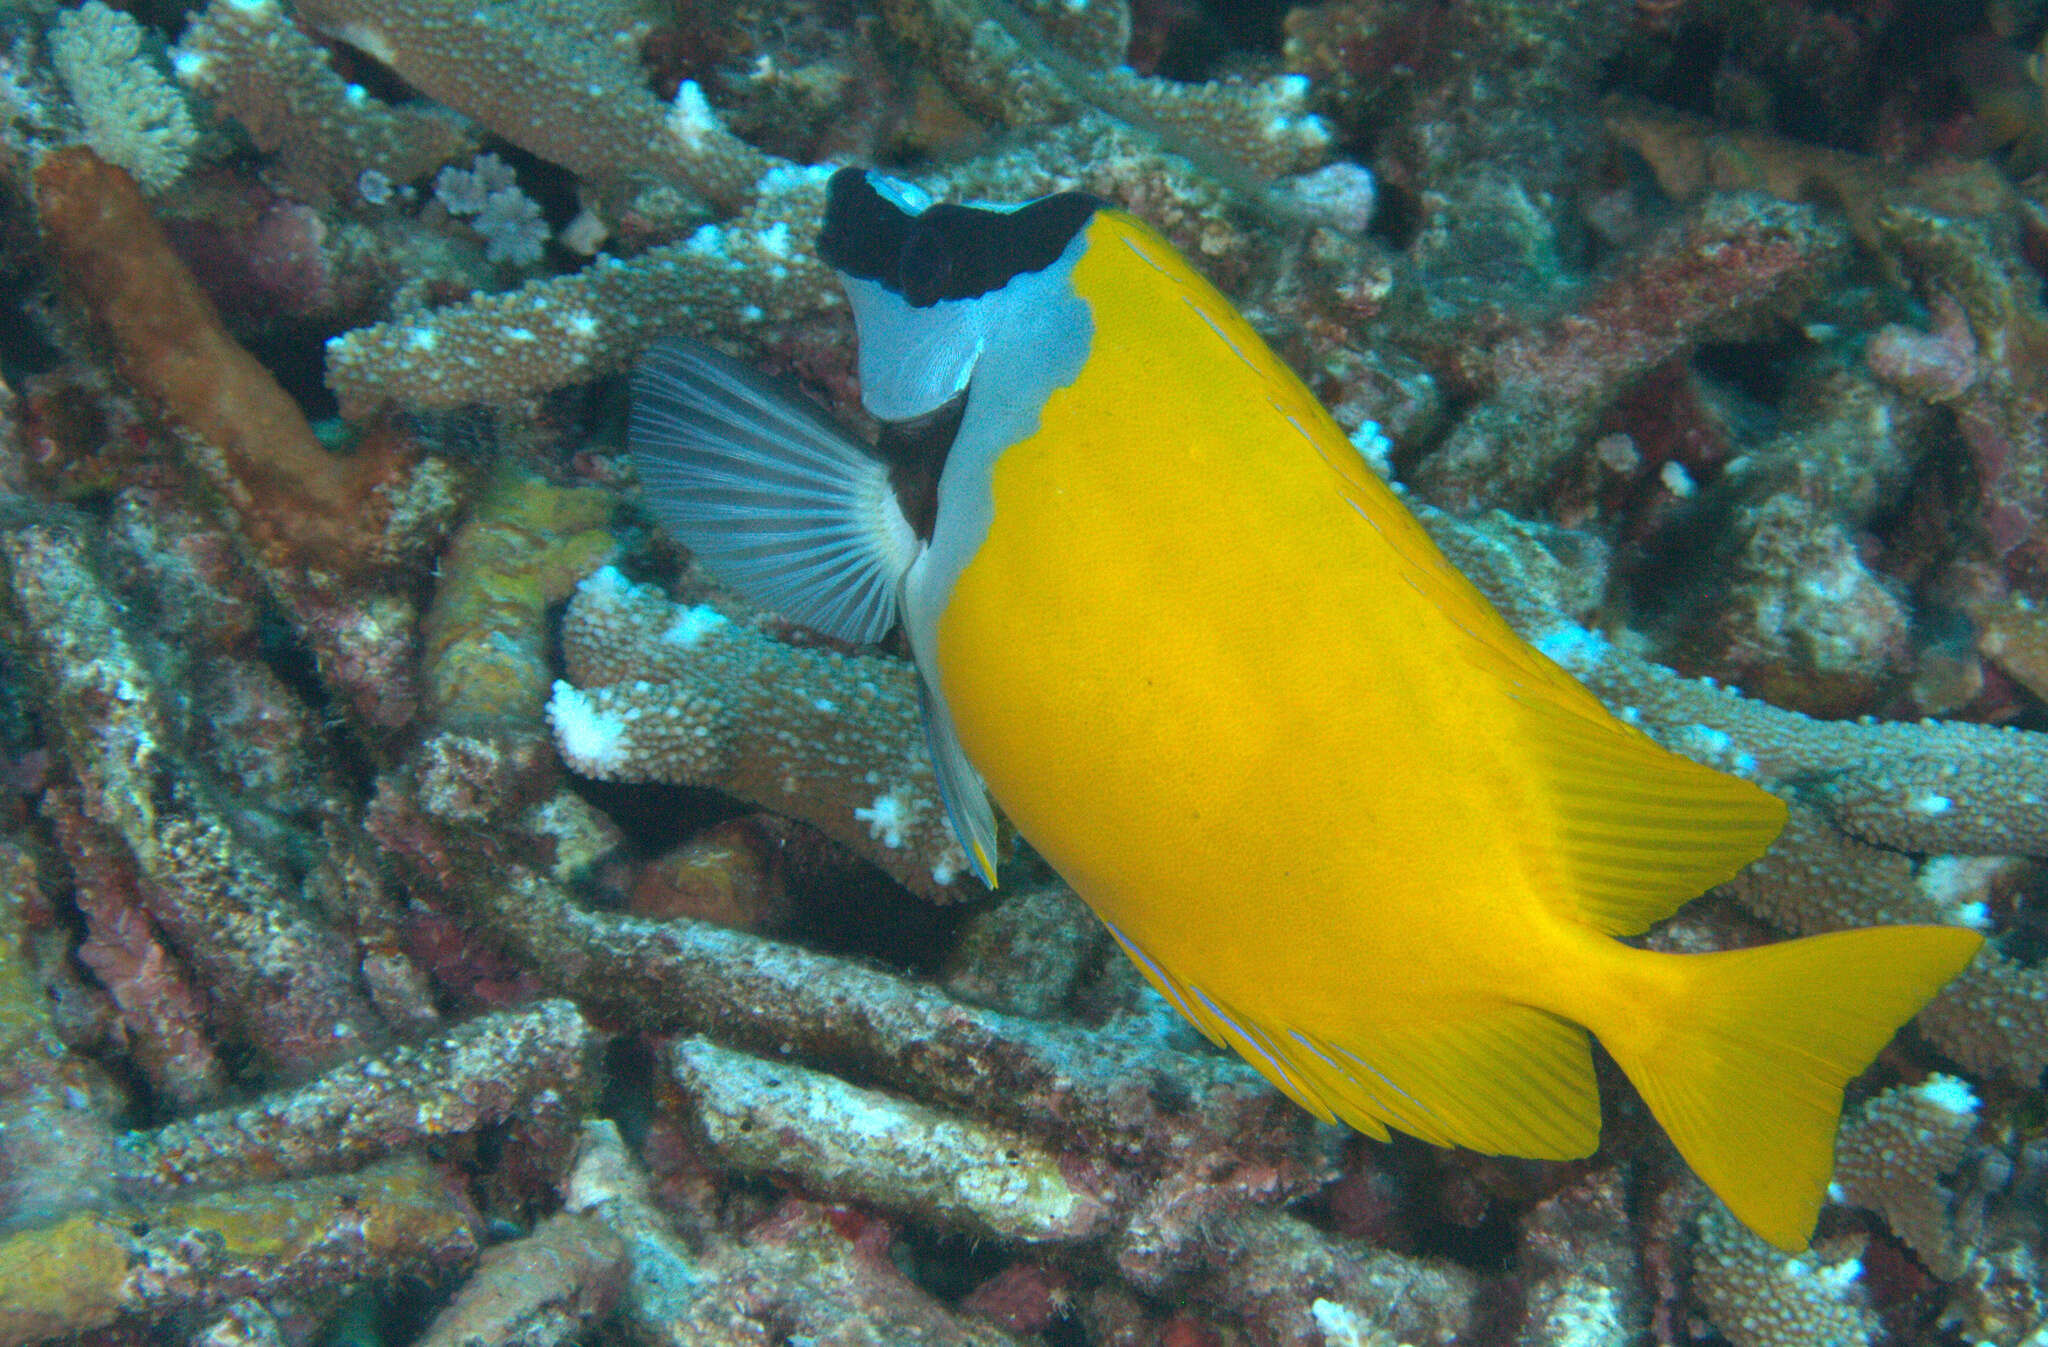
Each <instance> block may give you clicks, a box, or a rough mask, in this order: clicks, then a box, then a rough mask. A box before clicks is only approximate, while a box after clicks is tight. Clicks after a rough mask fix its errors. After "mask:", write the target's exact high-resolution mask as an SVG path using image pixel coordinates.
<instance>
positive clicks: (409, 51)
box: [300, 0, 773, 210]
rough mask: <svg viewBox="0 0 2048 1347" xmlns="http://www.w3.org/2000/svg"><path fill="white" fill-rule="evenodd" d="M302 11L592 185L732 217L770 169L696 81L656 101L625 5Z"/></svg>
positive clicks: (440, 0)
mask: <svg viewBox="0 0 2048 1347" xmlns="http://www.w3.org/2000/svg"><path fill="white" fill-rule="evenodd" d="M300 8H301V10H302V11H303V12H304V13H305V15H306V17H307V18H308V19H309V20H311V21H312V22H313V23H315V24H317V25H319V26H320V27H322V28H324V29H326V30H327V31H329V32H331V33H333V34H334V35H335V36H337V37H340V38H341V39H343V40H344V41H346V42H348V43H349V44H350V45H352V46H355V47H359V48H361V49H362V50H363V51H366V52H368V53H369V54H370V55H372V56H374V57H376V58H377V59H378V60H380V61H382V62H383V63H384V64H386V65H388V66H390V67H391V68H392V69H393V70H395V71H397V72H398V74H399V75H400V76H401V77H402V78H404V80H405V81H406V82H407V83H408V84H410V85H412V86H413V87H414V88H416V89H418V90H420V91H421V92H423V93H426V94H428V95H429V96H431V97H433V98H435V99H437V100H439V101H440V102H442V103H445V104H447V105H448V106H449V107H451V108H454V109H456V110H457V111H459V112H463V113H466V114H468V115H469V116H471V117H474V118H475V119H476V120H477V121H478V122H480V123H482V124H483V125H485V126H487V127H489V128H490V129H491V130H492V131H495V132H496V133H497V134H499V135H501V136H503V137H504V138H505V139H507V140H509V141H511V142H512V143H513V144H514V145H517V146H519V147H520V148H521V149H524V150H527V151H529V152H531V153H533V154H537V155H539V156H540V157H541V158H543V159H547V160H550V161H552V162H554V163H557V164H560V165H561V166H562V167H564V168H566V169H568V170H570V171H571V172H573V173H576V174H578V175H580V176H582V177H585V178H591V179H597V180H600V181H602V180H606V179H618V178H624V177H633V176H645V177H653V178H659V179H669V180H673V181H675V182H677V183H680V184H683V185H685V186H687V187H688V188H689V189H690V190H692V191H694V192H696V193H698V194H700V195H702V196H703V197H705V198H706V199H707V200H709V201H711V202H713V203H715V204H716V205H718V206H719V207H720V208H722V209H725V210H734V209H738V208H739V207H741V206H742V205H744V204H745V202H746V201H747V200H748V199H749V198H750V197H751V196H752V195H753V192H754V189H755V184H756V183H757V182H758V181H759V179H760V177H761V174H762V173H763V172H765V171H766V170H767V169H768V167H769V166H770V164H771V163H772V162H773V161H772V160H771V159H770V157H769V156H767V155H765V154H763V153H761V151H759V150H757V149H755V148H754V147H753V146H751V145H748V144H747V143H746V142H744V141H742V140H740V139H738V138H737V137H735V136H734V135H733V134H732V133H731V132H729V131H727V130H726V129H725V127H724V126H723V125H721V124H720V123H719V121H718V118H717V115H716V114H715V113H713V112H712V110H711V108H710V105H709V104H707V103H706V102H705V101H704V98H703V94H702V92H701V91H700V90H699V89H698V88H697V86H696V85H695V84H694V83H690V82H685V83H684V85H683V88H682V91H681V92H679V93H678V94H677V96H676V101H675V104H674V105H673V106H669V105H665V104H663V103H662V101H661V100H660V99H658V98H656V97H655V96H654V95H653V94H652V93H650V92H648V89H647V79H646V76H645V74H644V72H642V71H641V70H640V68H639V65H638V62H637V59H636V52H635V45H636V43H637V40H638V38H639V36H640V30H639V29H638V27H637V24H636V22H635V20H634V18H633V15H632V13H631V11H630V10H629V9H628V7H627V6H625V5H622V4H613V3H606V2H605V0H582V2H581V3H549V4H538V5H531V6H520V5H491V6H477V5H473V4H468V3H464V2H463V0H405V3H387V2H385V0H304V3H302V4H301V6H300Z"/></svg>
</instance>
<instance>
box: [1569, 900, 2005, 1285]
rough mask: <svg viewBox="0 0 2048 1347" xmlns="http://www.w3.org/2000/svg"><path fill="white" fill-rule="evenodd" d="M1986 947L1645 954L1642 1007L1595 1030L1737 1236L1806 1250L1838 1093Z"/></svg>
mask: <svg viewBox="0 0 2048 1347" xmlns="http://www.w3.org/2000/svg"><path fill="white" fill-rule="evenodd" d="M1982 943H1983V937H1982V936H1980V935H1978V934H1977V933H1976V932H1975V931H1968V930H1964V929H1962V928H1961V927H1955V926H1879V927H1873V928H1870V929H1868V930H1858V931H1838V932H1836V933H1834V934H1832V935H1820V936H1811V937H1808V938H1806V939H1803V940H1788V941H1785V942H1783V943H1781V944H1776V945H1763V946H1759V947H1757V948H1755V949H1743V950H1730V951H1727V952H1724V953H1720V954H1691V955H1674V954H1645V955H1639V956H1637V957H1639V958H1641V959H1645V960H1655V961H1656V963H1655V966H1654V967H1651V966H1650V965H1647V964H1643V965H1639V967H1642V968H1643V969H1644V972H1645V974H1646V976H1645V978H1644V986H1645V988H1646V989H1647V988H1650V987H1654V988H1655V990H1654V991H1648V990H1646V991H1645V999H1644V1002H1643V1003H1641V1004H1639V1005H1638V1006H1636V1007H1635V1008H1634V1013H1633V1014H1630V1015H1626V1016H1618V1017H1617V1018H1619V1019H1621V1020H1622V1021H1623V1022H1622V1023H1618V1024H1599V1025H1594V1026H1592V1027H1593V1029H1594V1032H1595V1033H1597V1034H1598V1035H1599V1037H1600V1041H1601V1042H1602V1043H1603V1044H1605V1045H1606V1047H1607V1049H1608V1051H1609V1052H1611V1053H1612V1054H1613V1055H1614V1059H1615V1061H1616V1062H1618V1063H1619V1064H1620V1066H1621V1069H1622V1070H1623V1071H1625V1072H1627V1073H1628V1077H1629V1079H1630V1080H1631V1081H1633V1082H1634V1083H1635V1086H1636V1089H1637V1090H1638V1091H1640V1092H1641V1094H1642V1096H1643V1100H1644V1102H1646V1103H1647V1104H1649V1106H1650V1111H1651V1112H1652V1113H1653V1114H1655V1115H1656V1117H1657V1121H1658V1122H1660V1123H1662V1124H1663V1126H1664V1130H1665V1131H1666V1132H1667V1133H1669V1134H1670V1137H1671V1140H1672V1141H1673V1142H1674V1143H1675V1144H1676V1145H1677V1147H1678V1151H1679V1154H1681V1155H1683V1156H1684V1157H1685V1158H1686V1162H1687V1163H1688V1164H1690V1165H1691V1166H1692V1167H1693V1171H1694V1172H1695V1173H1697V1174H1698V1175H1699V1176H1700V1178H1701V1179H1703V1180H1705V1181H1706V1184H1707V1186H1708V1187H1709V1188H1712V1189H1713V1190H1714V1192H1715V1193H1716V1194H1718V1195H1719V1196H1720V1198H1721V1200H1722V1201H1723V1202H1725V1203H1727V1204H1728V1209H1729V1210H1730V1211H1732V1212H1734V1213H1735V1215H1736V1216H1737V1218H1739V1219H1740V1220H1741V1221H1742V1223H1743V1224H1744V1225H1746V1226H1748V1227H1749V1228H1750V1229H1751V1230H1754V1231H1755V1232H1756V1233H1757V1234H1759V1235H1761V1236H1763V1237H1764V1238H1765V1239H1767V1240H1769V1241H1770V1242H1771V1243H1772V1244H1775V1245H1777V1246H1778V1247H1779V1248H1781V1249H1786V1250H1797V1249H1803V1248H1805V1247H1806V1242H1807V1240H1808V1239H1809V1238H1810V1237H1811V1236H1812V1234H1813V1226H1814V1221H1815V1219H1816V1218H1817V1217H1818V1216H1819V1214H1820V1206H1821V1201H1822V1199H1823V1198H1824V1197H1825V1195H1826V1193H1827V1186H1828V1180H1829V1177H1830V1176H1831V1175H1832V1174H1833V1172H1834V1159H1835V1126H1836V1124H1837V1122H1838V1121H1839V1120H1840V1117H1841V1111H1842V1087H1843V1086H1844V1085H1846V1084H1847V1083H1848V1082H1849V1079H1850V1078H1851V1077H1853V1076H1855V1075H1856V1074H1858V1073H1859V1072H1861V1071H1862V1070H1863V1069H1864V1068H1865V1067H1867V1066H1869V1065H1870V1062H1871V1059H1872V1058H1874V1057H1876V1056H1877V1054H1878V1051H1879V1049H1881V1048H1883V1047H1884V1045H1885V1044H1886V1043H1887V1042H1888V1041H1890V1039H1891V1036H1892V1034H1893V1033H1895V1032H1896V1031H1897V1030H1898V1028H1899V1026H1900V1025H1902V1024H1904V1023H1905V1022H1906V1021H1907V1020H1909V1019H1911V1018H1912V1017H1913V1016H1914V1015H1915V1014H1917V1013H1918V1012H1919V1010H1920V1008H1921V1007H1922V1006H1924V1005H1925V1004H1927V1001H1928V999H1929V998H1930V997H1932V996H1933V995H1934V993H1935V992H1936V991H1938V990H1940V988H1941V985H1942V984H1943V983H1945V982H1947V981H1948V980H1949V979H1950V978H1952V977H1954V976H1955V975H1956V974H1957V973H1959V972H1961V971H1962V969H1963V967H1964V965H1966V964H1968V963H1969V962H1970V960H1971V958H1972V957H1973V956H1974V955H1975V954H1976V953H1977V949H1978V947H1979V946H1980V945H1981V944H1982Z"/></svg>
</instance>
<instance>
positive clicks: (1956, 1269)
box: [1835, 1075, 1978, 1281]
mask: <svg viewBox="0 0 2048 1347" xmlns="http://www.w3.org/2000/svg"><path fill="white" fill-rule="evenodd" d="M1977 1121H1978V1105H1977V1097H1976V1095H1974V1094H1972V1093H1971V1092H1970V1087H1969V1086H1967V1085H1965V1084H1964V1083H1963V1082H1962V1081H1960V1080H1957V1079H1956V1078H1955V1077H1954V1076H1941V1075H1936V1076H1930V1077H1928V1078H1927V1079H1926V1080H1924V1081H1922V1082H1920V1083H1919V1084H1918V1085H1902V1086H1899V1087H1897V1088H1895V1089H1890V1090H1886V1091H1885V1092H1884V1093H1883V1094H1881V1095H1878V1096H1877V1097H1876V1098H1875V1099H1872V1100H1871V1101H1870V1102H1868V1103H1867V1104H1865V1105H1864V1106H1863V1107H1862V1109H1861V1110H1860V1111H1858V1113H1857V1115H1856V1116H1855V1118H1853V1119H1851V1120H1850V1121H1848V1122H1846V1123H1844V1124H1843V1126H1842V1134H1841V1136H1840V1137H1839V1138H1838V1139H1837V1140H1836V1142H1835V1186H1836V1188H1837V1189H1839V1190H1840V1192H1841V1195H1842V1196H1841V1200H1843V1201H1845V1202H1849V1203H1853V1204H1854V1205H1856V1206H1859V1207H1867V1208H1869V1209H1870V1210H1872V1211H1875V1212H1878V1213H1879V1214H1881V1215H1882V1216H1883V1217H1884V1219H1885V1223H1886V1224H1887V1225H1889V1226H1890V1227H1891V1228H1892V1233H1893V1234H1895V1235H1897V1236H1898V1237H1899V1238H1900V1239H1902V1240H1904V1241H1905V1242H1906V1245H1907V1247H1908V1248H1910V1249H1912V1250H1913V1252H1914V1253H1916V1254H1918V1255H1919V1256H1920V1260H1921V1261H1922V1262H1924V1263H1925V1264H1926V1265H1927V1267H1928V1269H1929V1270H1930V1271H1932V1272H1933V1273H1934V1275H1936V1276H1937V1277H1940V1278H1942V1279H1943V1280H1944V1281H1947V1280H1953V1279H1954V1278H1955V1277H1956V1276H1958V1275H1959V1274H1960V1273H1961V1272H1962V1259H1963V1255H1964V1253H1965V1251H1966V1249H1967V1248H1968V1247H1969V1244H1970V1237H1971V1236H1972V1235H1973V1234H1975V1232H1974V1231H1965V1230H1959V1229H1958V1228H1957V1226H1956V1215H1957V1213H1956V1212H1955V1210H1954V1206H1955V1194H1953V1193H1951V1192H1950V1191H1948V1190H1947V1189H1946V1188H1944V1187H1942V1183H1941V1180H1942V1179H1943V1178H1944V1177H1945V1176H1946V1175H1948V1174H1950V1173H1953V1172H1954V1171H1955V1169H1956V1168H1957V1167H1958V1166H1960V1165H1961V1164H1962V1162H1963V1157H1964V1156H1966V1155H1967V1154H1969V1151H1970V1145H1971V1142H1972V1141H1973V1140H1974V1139H1975V1138H1976V1135H1977Z"/></svg>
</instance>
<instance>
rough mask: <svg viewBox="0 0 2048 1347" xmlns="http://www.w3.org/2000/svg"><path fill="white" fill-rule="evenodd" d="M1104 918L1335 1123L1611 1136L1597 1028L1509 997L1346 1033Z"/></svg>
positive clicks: (1495, 1148)
mask: <svg viewBox="0 0 2048 1347" xmlns="http://www.w3.org/2000/svg"><path fill="white" fill-rule="evenodd" d="M1104 924H1105V925H1108V926H1109V931H1110V934H1111V935H1113V936H1115V937H1116V941H1117V944H1118V945H1120V946H1122V947H1123V950H1124V953H1125V954H1127V955H1129V956H1130V958H1131V960H1132V962H1134V963H1135V964H1137V966H1138V969H1139V971H1140V972H1142V973H1143V974H1144V975H1145V979H1146V981H1148V982H1150V983H1151V984H1152V986H1153V987H1154V988H1156V989H1157V990H1158V991H1159V993H1160V995H1162V996H1164V997H1165V998H1166V1000H1167V1002H1168V1003H1169V1004H1171V1005H1172V1006H1173V1008H1174V1009H1175V1010H1177V1011H1179V1012H1180V1013H1181V1014H1182V1015H1183V1016H1184V1017H1186V1018H1187V1019H1188V1020H1189V1021H1190V1022H1191V1023H1193V1024H1194V1025H1195V1026H1196V1027H1197V1028H1199V1029H1200V1030H1201V1031H1202V1032H1203V1033H1204V1034H1206V1035H1208V1037H1209V1039H1210V1040H1211V1041H1212V1042H1215V1043H1217V1044H1218V1045H1220V1046H1224V1047H1229V1048H1233V1049H1235V1050H1236V1051H1237V1052H1238V1054H1239V1055H1240V1056H1242V1057H1243V1058H1244V1059H1245V1060H1246V1061H1247V1062H1249V1063H1250V1064H1251V1065H1252V1066H1253V1067H1254V1068H1255V1069H1257V1071H1258V1072H1259V1074H1260V1075H1262V1076H1264V1077H1265V1078H1266V1079H1267V1080H1269V1081H1271V1082H1272V1083H1273V1085H1274V1086H1275V1087H1277V1088H1278V1089H1279V1090H1280V1091H1281V1092H1282V1093H1284V1094H1286V1095H1287V1096H1288V1097H1289V1098H1290V1099H1293V1100H1294V1101H1295V1102H1296V1103H1298V1104H1300V1105H1301V1106H1302V1107H1303V1108H1305V1109H1307V1110H1308V1111H1309V1112H1311V1113H1313V1114H1315V1115H1316V1116H1317V1117H1318V1118H1321V1119H1323V1120H1324V1121H1326V1122H1328V1121H1331V1120H1342V1121H1343V1122H1345V1123H1348V1124H1350V1125H1351V1126H1352V1127H1354V1128H1356V1129H1358V1130H1359V1131H1361V1132H1364V1133H1366V1134H1367V1135H1368V1136H1373V1137H1377V1138H1379V1139H1381V1140H1384V1139H1385V1138H1386V1137H1387V1135H1388V1131H1387V1129H1388V1128H1389V1127H1398V1128H1400V1129H1401V1130H1402V1131H1404V1132H1407V1133H1409V1134H1410V1135H1412V1136H1416V1137H1419V1138H1421V1139H1422V1140H1424V1141H1427V1142H1430V1143H1432V1144H1434V1145H1439V1146H1468V1147H1470V1148H1472V1149H1474V1150H1479V1151H1485V1152H1488V1153H1490V1154H1497V1155H1526V1156H1536V1157H1541V1158H1548V1159H1571V1158H1576V1157H1578V1156H1583V1155H1587V1154H1589V1153H1591V1151H1592V1150H1593V1148H1594V1146H1595V1145H1596V1144H1598V1142H1599V1139H1600V1097H1599V1091H1598V1089H1597V1087H1596V1086H1595V1084H1594V1080H1593V1059H1592V1050H1591V1047H1590V1046H1589V1041H1588V1038H1587V1035H1586V1031H1585V1030H1584V1029H1581V1028H1580V1027H1579V1026H1577V1025H1575V1024H1572V1023H1570V1022H1569V1021H1567V1020H1564V1019H1561V1018H1559V1017H1558V1016H1555V1015H1552V1014H1550V1013H1548V1012H1547V1011H1542V1010H1537V1009H1535V1008H1533V1007H1530V1006H1522V1005H1514V1004H1499V1005H1494V1006H1489V1007H1485V1008H1483V1009H1476V1010H1474V1011H1472V1012H1471V1013H1469V1014H1467V1015H1465V1016H1463V1017H1461V1018H1458V1019H1454V1020H1451V1021H1448V1022H1444V1023H1433V1024H1426V1025H1425V1024H1407V1025H1374V1026H1371V1027H1369V1028H1364V1027H1362V1028H1360V1029H1357V1030H1355V1031H1352V1032H1348V1033H1346V1034H1345V1035H1344V1039H1345V1041H1344V1042H1341V1043H1340V1042H1336V1041H1333V1040H1332V1039H1330V1038H1327V1037H1324V1036H1323V1035H1319V1034H1314V1033H1309V1032H1305V1031H1304V1030H1302V1029H1301V1028H1298V1027H1296V1026H1292V1025H1286V1026H1280V1025H1276V1024H1274V1023H1273V1022H1271V1021H1269V1020H1268V1019H1266V1018H1265V1017H1263V1016H1260V1015H1255V1014H1250V1013H1247V1011H1246V1010H1245V1009H1244V1008H1243V1007H1240V1006H1235V1005H1232V1004H1230V1003H1228V1002H1226V1001H1224V1000H1222V999H1219V998H1218V997H1217V996H1215V995H1214V994H1212V993H1211V992H1209V991H1206V990H1204V989H1203V988H1201V987H1199V986H1197V985H1196V984H1194V983H1192V982H1190V981H1187V980H1186V979H1184V978H1180V977H1178V976H1176V975H1174V974H1173V973H1170V972H1168V971H1167V970H1166V969H1165V968H1164V967H1162V966H1161V965H1160V964H1159V962H1158V961H1157V960H1155V959H1153V958H1152V957H1151V956H1150V955H1149V954H1147V953H1145V952H1144V950H1143V949H1141V948H1140V947H1139V946H1138V945H1137V944H1136V943H1135V942H1134V941H1132V940H1131V939H1130V938H1129V937H1128V936H1126V935H1125V934H1124V933H1123V932H1122V931H1121V930H1119V929H1118V928H1117V927H1116V926H1114V925H1111V924H1109V923H1104Z"/></svg>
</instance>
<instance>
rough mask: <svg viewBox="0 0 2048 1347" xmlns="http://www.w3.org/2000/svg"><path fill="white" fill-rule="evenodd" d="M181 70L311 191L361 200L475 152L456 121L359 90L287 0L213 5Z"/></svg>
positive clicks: (227, 0)
mask: <svg viewBox="0 0 2048 1347" xmlns="http://www.w3.org/2000/svg"><path fill="white" fill-rule="evenodd" d="M176 69H177V73H178V77H179V78H180V79H181V80H182V81H183V82H184V83H185V85H186V87H188V88H190V89H192V90H194V91H196V92H198V93H201V94H204V95H206V96H207V97H208V98H211V99H212V100H213V101H214V103H215V105H216V106H217V107H219V108H220V109H222V110H223V111H225V112H228V113H230V114H232V115H233V117H234V118H235V120H236V121H238V122H240V123H241V124H242V127H243V129H244V130H246V131H247V132H248V133H249V139H251V140H253V141H255V142H256V147H257V148H258V149H260V150H263V151H265V152H267V153H269V154H271V155H273V156H275V159H274V161H273V162H274V163H275V164H276V165H277V166H278V168H279V170H280V171H281V172H282V173H284V174H285V175H287V176H288V177H289V178H290V179H291V180H292V181H293V182H295V183H299V184H303V185H304V187H305V189H306V190H308V191H311V192H315V193H320V194H326V195H339V194H343V193H350V192H355V191H356V190H357V189H358V184H359V183H360V180H361V178H362V175H363V174H365V173H373V172H374V173H381V174H383V175H384V176H385V177H386V178H387V179H389V180H390V181H391V182H395V183H402V182H411V181H413V180H414V179H416V178H422V177H425V176H426V175H427V174H429V173H431V172H433V171H434V170H435V169H436V168H439V167H440V166H441V165H443V164H445V163H448V162H450V161H451V160H455V159H459V158H461V157H463V156H464V155H466V154H469V153H471V152H473V151H474V149H475V146H476V137H475V135H474V134H473V133H472V132H471V131H470V130H469V129H468V128H466V127H464V126H463V125H462V124H461V123H460V122H459V121H458V120H457V119H456V118H454V117H451V116H448V115H447V114H445V113H441V112H438V111H425V110H422V109H421V108H419V107H418V106H398V107H394V106H392V105H391V104H389V103H385V102H383V101H381V100H379V99H377V98H375V97H372V96H370V95H368V94H366V93H365V92H364V91H363V90H362V89H361V88H360V87H355V88H351V87H350V85H349V83H348V82H347V81H346V80H344V79H342V77H341V76H340V75H338V74H336V73H335V71H334V67H333V64H332V63H331V62H330V61H329V60H328V57H327V53H326V51H324V50H323V49H322V48H321V47H320V45H319V44H318V43H316V42H314V41H313V40H312V39H311V38H309V37H307V36H306V35H305V33H303V32H302V31H300V29H299V27H298V25H297V24H295V23H293V22H292V19H291V16H290V15H289V14H287V13H286V12H285V8H284V6H283V5H281V4H279V3H278V0H213V3H211V4H209V5H208V6H207V7H206V8H205V10H203V11H202V12H201V13H200V14H199V15H198V16H197V17H196V18H194V19H193V20H192V22H191V23H190V24H189V25H187V27H186V29H185V35H184V37H183V39H182V40H181V41H180V42H179V43H178V47H177V51H176Z"/></svg>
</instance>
